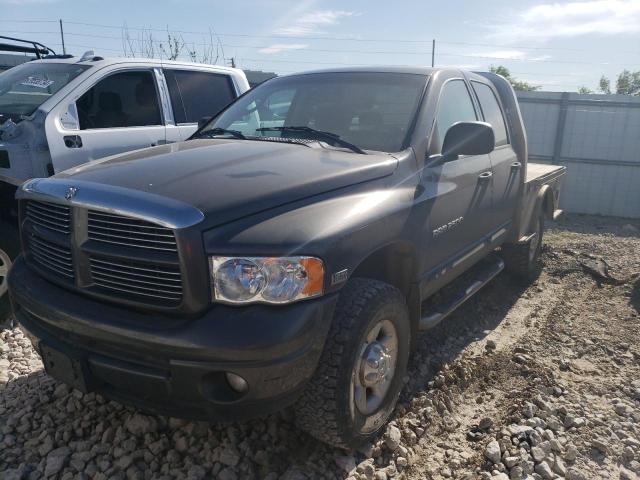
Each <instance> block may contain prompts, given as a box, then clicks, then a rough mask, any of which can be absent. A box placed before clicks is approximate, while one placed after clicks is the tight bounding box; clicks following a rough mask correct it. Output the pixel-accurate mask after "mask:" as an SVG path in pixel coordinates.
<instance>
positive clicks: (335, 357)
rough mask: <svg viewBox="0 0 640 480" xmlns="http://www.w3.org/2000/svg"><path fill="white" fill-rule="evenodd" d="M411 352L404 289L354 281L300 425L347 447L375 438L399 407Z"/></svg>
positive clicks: (304, 400) (306, 395) (301, 407)
mask: <svg viewBox="0 0 640 480" xmlns="http://www.w3.org/2000/svg"><path fill="white" fill-rule="evenodd" d="M409 351H410V324H409V312H408V308H407V305H406V302H405V299H404V297H403V295H402V293H401V292H400V291H399V290H397V289H396V288H394V287H393V286H391V285H388V284H386V283H384V282H380V281H377V280H369V279H365V278H354V279H352V280H350V281H349V283H348V284H347V285H346V286H345V287H344V289H343V290H342V292H341V294H340V299H339V300H338V304H337V306H336V311H335V314H334V319H333V323H332V325H331V328H330V331H329V335H328V337H327V340H326V343H325V347H324V351H323V353H322V356H321V358H320V361H319V363H318V367H317V369H316V372H315V373H314V375H313V377H312V378H311V380H310V381H309V383H308V384H307V386H306V388H305V390H304V392H303V393H302V395H301V397H300V399H299V400H298V402H297V404H296V407H295V409H296V422H297V424H298V426H299V427H300V428H302V429H303V430H305V431H306V432H308V433H309V434H311V435H312V436H314V437H316V438H317V439H319V440H321V441H323V442H325V443H328V444H330V445H334V446H337V447H342V448H356V447H358V446H359V445H361V444H363V443H365V442H367V441H369V440H371V439H372V438H374V437H375V436H376V435H377V434H378V433H379V432H380V431H381V429H382V428H384V426H385V425H386V423H387V421H388V419H389V417H390V416H391V414H392V412H393V409H394V408H395V405H396V402H397V400H398V396H399V395H400V391H401V390H402V386H403V378H404V376H405V374H406V370H407V363H408V359H409Z"/></svg>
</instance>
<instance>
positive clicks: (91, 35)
mask: <svg viewBox="0 0 640 480" xmlns="http://www.w3.org/2000/svg"><path fill="white" fill-rule="evenodd" d="M67 23H71V22H67ZM11 32H14V33H16V32H20V31H15V30H14V31H11ZM22 33H41V34H55V35H58V34H59V32H22ZM65 35H66V36H75V37H85V38H100V39H110V40H122V37H117V36H113V35H98V34H94V33H78V32H68V31H67V32H65ZM132 40H134V41H135V40H136V39H135V38H134V39H132ZM142 41H144V42H150V43H154V44H162V43H165V42H164V41H162V40H156V39H153V38H147V39H143V40H142ZM185 43H186V44H189V45H197V46H209V45H211V44H210V43H197V42H186V41H185ZM442 43H446V42H442ZM221 46H222V47H230V48H247V49H260V50H262V49H265V48H267V46H257V45H233V44H221ZM300 51H310V52H313V51H315V52H324V53H357V54H377V55H419V56H428V55H431V50H429V51H424V52H408V51H382V50H381V51H365V50H344V49H317V48H304V49H300ZM438 56H439V57H441V56H442V57H461V58H470V59H476V60H494V61H503V62H505V61H506V62H527V63H552V64H563V65H565V64H571V65H598V66H618V67H620V66H622V67H627V66H628V63H611V62H587V61H578V60H549V59H537V58H517V57H505V56H490V55H475V54H473V55H472V54H463V53H454V52H438ZM265 60H266V59H265ZM291 63H294V62H293V61H291ZM305 63H309V62H305ZM316 63H317V62H316Z"/></svg>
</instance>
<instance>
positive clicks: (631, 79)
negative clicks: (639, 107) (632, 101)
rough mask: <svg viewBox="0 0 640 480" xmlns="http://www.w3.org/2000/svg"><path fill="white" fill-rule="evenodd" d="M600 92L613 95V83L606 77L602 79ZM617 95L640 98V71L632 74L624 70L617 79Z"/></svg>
mask: <svg viewBox="0 0 640 480" xmlns="http://www.w3.org/2000/svg"><path fill="white" fill-rule="evenodd" d="M599 90H600V91H601V92H602V93H606V94H611V81H610V80H609V79H608V78H607V77H605V76H604V75H603V76H602V77H601V78H600V87H599ZM616 93H617V94H619V95H633V96H636V97H638V96H640V70H636V71H635V72H632V71H630V70H627V69H624V70H623V71H622V72H620V73H619V74H618V78H617V79H616Z"/></svg>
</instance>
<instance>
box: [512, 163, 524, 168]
mask: <svg viewBox="0 0 640 480" xmlns="http://www.w3.org/2000/svg"><path fill="white" fill-rule="evenodd" d="M511 168H512V169H513V170H518V169H520V168H522V164H521V163H520V162H513V163H512V164H511Z"/></svg>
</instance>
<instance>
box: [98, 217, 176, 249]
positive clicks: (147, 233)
mask: <svg viewBox="0 0 640 480" xmlns="http://www.w3.org/2000/svg"><path fill="white" fill-rule="evenodd" d="M88 236H89V238H90V239H91V240H95V241H98V242H105V243H110V244H114V245H122V246H126V247H134V248H143V249H150V250H159V251H166V252H177V245H176V239H175V236H174V235H173V231H172V230H171V229H170V228H165V227H161V226H159V225H156V224H153V223H151V222H147V221H145V220H139V219H136V218H130V217H125V216H123V215H115V214H112V213H104V212H97V211H94V210H92V211H89V224H88Z"/></svg>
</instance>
